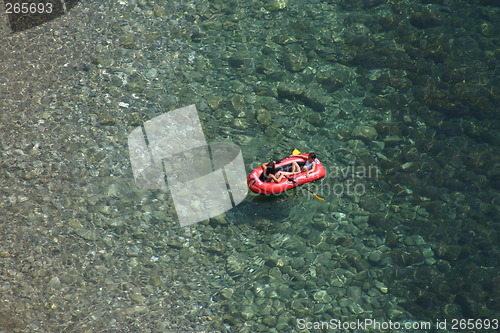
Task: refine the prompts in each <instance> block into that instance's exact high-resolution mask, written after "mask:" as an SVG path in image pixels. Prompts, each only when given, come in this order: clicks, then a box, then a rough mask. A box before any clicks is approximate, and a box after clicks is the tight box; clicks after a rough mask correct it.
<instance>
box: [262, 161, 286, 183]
mask: <svg viewBox="0 0 500 333" xmlns="http://www.w3.org/2000/svg"><path fill="white" fill-rule="evenodd" d="M275 164H276V162H275V161H271V162H269V163H263V164H262V169H264V172H263V176H264V180H265V181H266V182H275V183H279V182H280V181H281V180H282V179H283V178H285V175H283V172H281V171H278V172H276V166H275Z"/></svg>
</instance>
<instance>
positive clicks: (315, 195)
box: [288, 149, 325, 200]
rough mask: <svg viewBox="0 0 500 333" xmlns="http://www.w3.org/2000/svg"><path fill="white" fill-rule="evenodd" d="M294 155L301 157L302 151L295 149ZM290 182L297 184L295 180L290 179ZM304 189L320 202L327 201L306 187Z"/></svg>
mask: <svg viewBox="0 0 500 333" xmlns="http://www.w3.org/2000/svg"><path fill="white" fill-rule="evenodd" d="M292 155H300V150H298V149H294V150H293V151H292ZM288 180H289V181H291V182H294V183H296V181H295V180H293V179H290V178H288ZM304 189H305V190H306V191H308V192H309V193H311V194H312V195H314V197H315V198H316V199H318V200H325V199H323V198H322V197H320V196H318V195H317V194H316V193H314V192H313V191H311V190H309V189H307V188H305V187H304Z"/></svg>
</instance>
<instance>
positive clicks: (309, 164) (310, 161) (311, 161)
mask: <svg viewBox="0 0 500 333" xmlns="http://www.w3.org/2000/svg"><path fill="white" fill-rule="evenodd" d="M292 156H300V157H302V158H304V159H305V157H304V156H301V155H290V157H292ZM318 163H319V160H318V158H317V157H316V154H315V153H309V156H308V157H307V160H306V164H305V165H304V166H303V167H302V169H301V168H300V167H299V164H298V163H297V162H293V163H292V172H290V173H289V174H290V175H295V174H297V173H301V172H306V177H309V173H311V172H314V170H316V164H318Z"/></svg>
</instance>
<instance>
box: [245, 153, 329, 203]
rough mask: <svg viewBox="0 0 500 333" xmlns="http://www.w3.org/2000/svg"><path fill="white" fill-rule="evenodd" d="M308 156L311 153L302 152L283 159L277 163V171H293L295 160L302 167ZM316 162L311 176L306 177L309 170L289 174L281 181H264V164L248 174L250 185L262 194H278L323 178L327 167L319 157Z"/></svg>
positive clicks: (253, 189) (310, 173)
mask: <svg viewBox="0 0 500 333" xmlns="http://www.w3.org/2000/svg"><path fill="white" fill-rule="evenodd" d="M308 156H309V154H300V155H294V156H292V157H288V158H285V159H282V160H281V161H279V162H277V163H276V164H275V168H276V172H278V171H285V172H289V171H291V170H292V163H293V162H297V164H298V165H299V167H300V168H301V169H302V167H303V166H304V165H305V164H306V161H307V157H308ZM315 162H316V167H315V169H314V171H313V172H309V176H307V177H306V174H307V172H301V173H298V174H295V175H291V176H288V178H284V179H282V180H281V181H280V182H279V183H274V182H266V181H264V176H263V173H264V169H263V168H262V166H260V167H258V168H257V169H255V170H253V171H252V172H251V173H250V175H249V176H248V179H247V184H248V187H249V188H250V189H251V190H252V191H254V192H256V193H260V194H278V193H281V192H284V191H286V190H289V189H292V188H294V187H297V186H299V185H302V184H305V183H309V182H312V181H315V180H318V179H321V178H323V177H324V176H325V175H326V170H325V167H324V166H323V164H322V163H321V162H320V161H319V160H318V159H316V160H315Z"/></svg>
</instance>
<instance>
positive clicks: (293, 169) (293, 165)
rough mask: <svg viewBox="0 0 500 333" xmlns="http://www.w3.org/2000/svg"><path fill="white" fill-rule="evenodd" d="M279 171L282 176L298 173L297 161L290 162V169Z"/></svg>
mask: <svg viewBox="0 0 500 333" xmlns="http://www.w3.org/2000/svg"><path fill="white" fill-rule="evenodd" d="M279 173H280V174H282V175H283V176H291V175H296V174H298V173H300V167H299V165H298V164H297V162H293V163H292V171H290V172H284V171H280V172H279Z"/></svg>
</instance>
